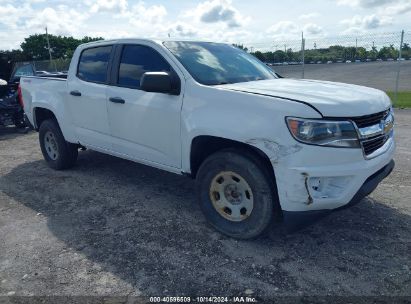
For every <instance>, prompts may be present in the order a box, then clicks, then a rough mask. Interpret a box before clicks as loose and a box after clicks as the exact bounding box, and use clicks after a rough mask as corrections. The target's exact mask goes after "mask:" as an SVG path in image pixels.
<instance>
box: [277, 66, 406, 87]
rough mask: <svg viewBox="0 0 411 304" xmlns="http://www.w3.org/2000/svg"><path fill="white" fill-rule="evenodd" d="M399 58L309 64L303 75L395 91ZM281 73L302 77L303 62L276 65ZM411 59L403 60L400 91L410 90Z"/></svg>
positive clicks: (399, 83) (399, 84)
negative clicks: (393, 59)
mask: <svg viewBox="0 0 411 304" xmlns="http://www.w3.org/2000/svg"><path fill="white" fill-rule="evenodd" d="M398 63H399V62H398V61H391V62H390V61H383V62H366V63H365V62H362V63H333V64H306V65H305V74H304V77H305V78H307V79H319V80H328V81H338V82H346V83H353V84H358V85H363V86H368V87H372V88H376V89H380V90H383V91H395V82H396V78H397V73H398ZM273 69H274V70H275V71H276V72H278V73H279V74H280V75H283V76H285V77H291V78H301V76H302V66H301V65H281V66H274V67H273ZM410 79H411V61H410V60H406V61H401V67H400V78H399V82H398V90H399V91H411V81H410Z"/></svg>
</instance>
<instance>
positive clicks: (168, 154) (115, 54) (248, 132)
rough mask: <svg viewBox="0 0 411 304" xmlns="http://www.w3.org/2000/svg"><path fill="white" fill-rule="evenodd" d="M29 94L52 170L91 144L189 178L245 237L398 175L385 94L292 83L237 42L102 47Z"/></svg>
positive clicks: (28, 87)
mask: <svg viewBox="0 0 411 304" xmlns="http://www.w3.org/2000/svg"><path fill="white" fill-rule="evenodd" d="M20 89H21V95H22V96H21V97H22V102H23V103H24V110H25V113H26V115H27V117H28V119H29V120H30V122H31V123H32V124H33V126H34V127H35V129H36V130H38V131H39V137H40V146H41V150H42V152H43V155H44V158H45V160H46V161H47V163H48V164H49V166H50V167H52V168H54V169H57V170H59V169H66V168H69V167H72V166H73V165H74V163H75V161H76V158H77V155H78V150H79V148H84V147H85V148H87V149H92V150H95V151H99V152H102V153H107V154H110V155H114V156H118V157H122V158H125V159H129V160H132V161H136V162H139V163H143V164H146V165H149V166H153V167H156V168H160V169H163V170H167V171H170V172H174V173H177V174H187V175H190V176H191V177H193V178H195V179H196V182H197V183H196V185H197V191H198V201H199V203H200V206H201V209H202V210H203V212H204V214H205V216H206V217H207V219H208V221H209V222H210V223H211V225H212V226H214V227H215V228H216V229H218V230H219V231H221V232H223V233H225V234H227V235H229V236H232V237H236V238H244V239H245V238H253V237H256V236H258V235H259V234H261V233H262V232H263V231H264V230H266V229H267V227H268V226H269V224H270V223H271V222H273V221H275V220H281V219H284V218H285V217H286V216H289V215H293V214H298V215H299V216H300V215H301V212H303V213H305V214H309V213H310V212H316V211H320V210H330V209H336V208H339V207H342V206H345V205H349V204H352V203H354V202H356V201H359V200H361V198H363V197H364V196H366V195H368V194H369V193H371V192H372V191H373V190H374V189H375V187H376V186H377V185H378V183H379V182H380V181H381V180H382V179H384V178H385V177H386V176H387V175H388V174H389V173H390V172H391V171H392V169H393V167H394V161H393V155H394V150H395V143H394V137H393V132H394V131H393V124H394V116H393V111H392V107H391V102H390V99H389V98H388V96H387V95H386V94H385V93H383V92H381V91H379V90H376V89H371V88H366V87H361V86H356V85H349V84H343V83H333V82H327V81H316V80H305V79H304V80H297V79H286V78H281V77H280V76H279V75H277V74H276V73H274V72H273V71H272V70H271V69H270V68H269V67H267V66H266V65H265V64H263V63H262V62H260V61H259V60H257V59H256V58H254V57H253V56H252V55H249V54H247V53H246V52H243V51H242V50H240V49H237V48H235V47H233V46H231V45H227V44H220V43H210V42H187V41H168V42H162V41H152V40H145V39H121V40H110V41H99V42H92V43H88V44H83V45H81V46H79V47H78V48H77V50H76V51H75V53H74V56H73V59H72V61H71V65H70V69H69V72H68V76H67V79H57V78H56V79H53V78H44V77H42V78H38V77H22V80H21V88H20ZM136 191H138V190H136Z"/></svg>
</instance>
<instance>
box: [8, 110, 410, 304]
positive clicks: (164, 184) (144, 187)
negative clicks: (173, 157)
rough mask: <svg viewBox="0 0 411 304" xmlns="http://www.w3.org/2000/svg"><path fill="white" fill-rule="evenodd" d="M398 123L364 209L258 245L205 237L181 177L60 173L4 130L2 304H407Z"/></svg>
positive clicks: (113, 168) (405, 135)
mask: <svg viewBox="0 0 411 304" xmlns="http://www.w3.org/2000/svg"><path fill="white" fill-rule="evenodd" d="M396 118H397V139H398V151H397V154H396V162H397V167H396V169H395V171H394V172H393V173H392V175H391V176H390V177H389V178H388V179H386V180H385V181H384V183H383V184H381V185H380V186H379V188H378V189H377V190H376V191H375V192H374V193H373V194H372V195H371V197H369V198H366V199H364V200H363V201H362V202H360V203H359V204H358V205H356V206H354V207H352V208H350V209H347V210H341V211H338V212H334V213H332V214H331V215H329V216H328V217H326V218H323V219H322V220H320V221H319V222H317V223H315V224H313V225H311V226H309V227H306V228H304V229H302V230H299V231H296V232H293V233H287V234H279V233H276V232H275V231H274V230H273V231H271V232H270V234H269V236H268V237H265V238H261V239H258V240H255V241H236V240H233V239H230V238H227V237H225V236H223V235H221V234H219V233H217V232H216V231H214V230H213V229H212V228H210V227H209V226H208V225H207V223H206V222H205V220H204V218H203V216H202V214H201V212H200V210H199V207H198V205H197V203H196V200H195V196H194V185H193V182H192V181H191V180H190V179H188V178H186V177H181V176H177V175H173V174H170V173H166V172H162V171H159V170H156V169H153V168H149V167H146V166H143V165H139V164H135V163H132V162H129V161H126V160H121V159H118V158H114V157H110V156H106V155H103V154H99V153H96V152H91V151H85V152H81V153H80V157H79V161H78V164H77V166H76V167H75V168H73V169H71V170H68V171H60V172H56V171H53V170H51V169H49V168H48V167H47V166H46V164H45V163H44V161H43V159H42V156H41V154H40V151H39V147H38V143H37V134H36V133H29V134H26V135H24V134H16V133H14V130H13V129H3V130H0V244H1V245H0V295H13V294H15V295H111V296H115V295H117V296H129V295H148V296H160V295H169V296H182V295H204V296H210V295H244V294H245V293H246V292H247V293H251V292H253V293H252V295H254V296H259V297H264V298H272V297H278V296H296V295H311V296H326V295H338V296H370V295H373V296H379V299H385V300H386V301H387V302H392V301H393V300H394V299H392V298H382V296H383V295H386V296H387V295H389V296H396V295H397V296H398V295H401V296H411V270H410V269H411V204H410V197H411V161H410V159H411V152H410V150H409V148H410V147H411V111H406V110H403V111H397V113H396ZM355 299H357V300H358V299H359V298H355ZM330 301H331V300H329V301H328V302H330Z"/></svg>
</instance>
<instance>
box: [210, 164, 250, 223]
mask: <svg viewBox="0 0 411 304" xmlns="http://www.w3.org/2000/svg"><path fill="white" fill-rule="evenodd" d="M210 199H211V203H212V205H213V207H214V209H215V210H216V211H217V212H218V213H219V214H220V215H221V216H222V217H224V218H225V219H227V220H229V221H232V222H241V221H244V220H245V219H247V218H248V217H249V216H250V215H251V212H252V211H253V208H254V196H253V192H252V190H251V187H250V185H249V184H248V183H247V181H246V180H245V179H244V178H243V177H242V176H241V175H239V174H237V173H235V172H232V171H222V172H220V173H218V174H217V175H216V176H215V177H214V178H213V180H212V181H211V184H210Z"/></svg>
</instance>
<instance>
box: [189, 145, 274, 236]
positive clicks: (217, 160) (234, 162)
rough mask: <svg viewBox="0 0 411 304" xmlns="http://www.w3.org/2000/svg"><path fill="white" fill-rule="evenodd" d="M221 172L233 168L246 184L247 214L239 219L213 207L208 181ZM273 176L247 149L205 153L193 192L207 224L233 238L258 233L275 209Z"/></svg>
mask: <svg viewBox="0 0 411 304" xmlns="http://www.w3.org/2000/svg"><path fill="white" fill-rule="evenodd" d="M221 172H234V173H235V174H238V175H239V176H241V177H242V178H243V179H244V180H245V181H246V183H247V184H248V185H249V187H250V188H251V191H252V196H253V207H252V211H251V214H249V215H248V217H246V218H244V219H241V220H240V221H232V220H230V219H227V218H226V217H224V216H223V215H222V214H221V213H222V210H223V209H221V208H220V211H217V209H216V208H215V207H214V205H213V201H212V198H211V196H212V195H213V194H211V193H212V190H211V185H212V181H213V180H214V179H215V177H216V176H218V175H219V174H221ZM274 183H275V181H274V179H273V178H272V177H271V176H270V174H269V173H268V169H267V168H265V166H264V165H263V162H262V161H260V160H259V158H257V157H254V155H253V154H251V153H248V152H247V151H235V150H231V149H229V150H223V151H220V152H217V153H215V154H213V155H211V156H209V157H208V158H207V159H206V160H205V161H204V162H203V163H202V164H201V166H200V168H199V170H198V173H197V178H196V186H197V194H198V196H199V202H200V207H201V210H202V211H203V213H204V215H205V217H206V218H207V220H208V221H209V222H210V224H211V225H212V226H213V227H214V228H216V229H217V230H219V231H220V232H222V233H223V234H226V235H228V236H230V237H233V238H238V239H252V238H256V237H257V236H259V235H260V234H262V233H263V232H264V231H265V230H266V229H267V228H268V227H269V226H270V224H271V223H272V222H273V220H274V218H275V215H276V212H277V213H278V212H279V210H281V209H279V202H278V199H277V195H276V194H275V190H274V189H276V188H275V186H274Z"/></svg>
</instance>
